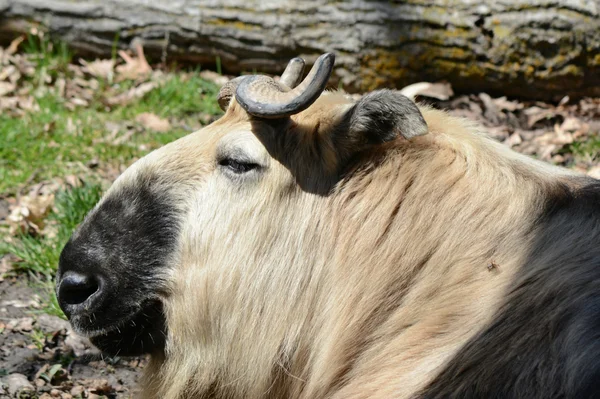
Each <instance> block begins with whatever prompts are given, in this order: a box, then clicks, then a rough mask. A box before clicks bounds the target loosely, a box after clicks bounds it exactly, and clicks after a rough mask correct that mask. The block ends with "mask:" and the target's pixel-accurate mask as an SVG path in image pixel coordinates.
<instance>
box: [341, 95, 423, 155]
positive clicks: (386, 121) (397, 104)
mask: <svg viewBox="0 0 600 399" xmlns="http://www.w3.org/2000/svg"><path fill="white" fill-rule="evenodd" d="M347 117H348V118H349V120H348V128H349V129H348V136H349V137H348V138H349V139H350V140H351V141H352V142H354V144H355V145H356V144H359V145H360V144H361V143H363V144H366V145H368V144H382V143H385V142H388V141H392V140H395V139H396V138H398V137H399V136H402V137H404V138H406V139H411V138H413V137H415V136H421V135H424V134H427V132H428V131H429V129H428V127H427V123H426V122H425V119H423V115H422V114H421V111H419V108H418V107H417V105H416V104H415V103H414V102H413V101H412V100H410V99H409V98H408V97H406V96H404V95H402V94H400V92H398V91H392V90H379V91H375V92H372V93H369V94H367V95H365V96H364V97H362V98H361V99H360V100H359V101H358V102H357V103H356V105H354V107H353V108H352V109H350V111H349V113H348V114H347Z"/></svg>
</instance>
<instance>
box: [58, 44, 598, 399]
mask: <svg viewBox="0 0 600 399" xmlns="http://www.w3.org/2000/svg"><path fill="white" fill-rule="evenodd" d="M332 66H333V57H332V56H331V55H325V56H322V57H320V58H319V59H318V60H317V62H316V63H315V66H314V67H313V69H312V70H311V72H310V73H309V74H308V76H307V77H306V78H305V80H303V81H302V82H301V83H299V84H298V82H299V80H300V76H301V74H302V69H303V63H302V62H301V61H299V60H293V61H292V62H291V63H290V64H289V66H288V68H287V69H286V71H285V72H284V74H283V75H282V77H281V79H280V80H279V81H278V82H276V81H274V80H272V79H269V78H266V77H262V76H250V77H241V78H237V79H234V80H232V81H231V82H230V83H229V84H228V85H226V86H224V87H223V88H222V89H221V92H220V94H219V99H218V101H219V104H220V105H221V107H222V108H223V109H224V110H225V114H224V116H223V117H222V118H220V119H219V120H218V121H216V122H214V123H213V124H211V125H210V126H208V127H206V128H204V129H202V130H200V131H198V132H196V133H193V134H190V135H188V136H186V137H184V138H182V139H180V140H178V141H175V142H173V143H171V144H169V145H167V146H165V147H163V148H161V149H159V150H157V151H155V152H153V153H151V154H149V155H148V156H146V157H144V158H143V159H141V160H139V161H138V162H136V163H135V164H134V165H132V166H131V167H130V168H129V169H128V170H127V171H126V172H125V173H124V174H123V175H122V176H121V177H119V179H118V180H117V181H116V182H115V183H114V185H113V186H112V187H111V188H110V190H109V191H108V192H107V193H106V195H105V196H104V198H103V199H102V200H101V201H100V203H99V204H98V205H97V206H96V208H95V209H94V210H93V211H92V212H90V214H89V215H88V216H87V217H86V219H85V220H84V222H83V223H82V224H81V226H80V227H79V228H78V229H77V231H76V232H75V233H74V234H73V236H72V238H71V239H70V241H69V242H68V243H67V245H66V246H65V248H64V250H63V253H62V254H61V259H60V266H59V272H58V276H57V295H58V298H59V302H60V305H61V307H62V309H63V310H64V312H65V314H66V315H67V316H68V317H69V320H70V321H71V323H72V325H73V327H74V329H75V330H76V331H77V332H79V333H81V334H83V335H86V336H88V337H90V338H91V340H92V342H93V343H94V344H95V345H97V346H98V347H99V348H100V349H101V350H103V351H104V352H106V353H109V354H121V355H123V354H140V353H150V354H151V355H152V356H151V359H152V361H151V364H150V366H149V367H148V368H147V370H146V372H145V382H144V384H143V385H144V392H143V394H142V397H143V398H167V399H181V398H205V397H206V398H209V397H210V398H219V397H223V398H225V397H226V398H258V397H267V398H307V399H308V398H340V399H341V398H390V397H394V398H412V397H423V398H430V397H431V398H433V397H539V398H547V397H593V396H594V395H596V394H600V392H598V390H599V389H600V388H599V387H598V384H597V383H596V382H597V381H598V378H600V364H599V363H598V359H600V344H599V342H600V341H599V340H598V331H599V328H600V326H599V324H598V320H600V295H599V294H598V292H599V291H598V287H599V284H600V246H599V245H598V243H599V242H600V184H598V182H597V181H594V180H592V179H586V178H583V177H581V176H578V175H574V174H573V173H571V172H569V171H566V170H563V169H558V168H554V167H551V166H548V165H545V164H543V163H540V162H537V161H533V160H531V159H529V158H526V157H523V156H521V155H519V154H516V153H514V152H512V151H510V150H508V149H507V148H505V147H503V146H502V145H500V144H497V143H495V142H493V141H492V140H490V139H488V138H486V137H485V136H484V135H482V134H480V133H479V132H478V131H477V128H476V127H474V126H470V125H468V124H467V123H466V122H464V121H462V120H459V119H456V118H452V117H450V116H448V115H446V114H444V113H442V112H438V111H435V110H432V109H428V108H426V107H417V106H416V105H415V104H414V103H413V102H412V101H411V100H409V99H407V98H406V97H404V96H402V95H400V94H399V93H397V92H393V91H388V90H383V91H376V92H373V93H370V94H368V95H365V96H364V97H362V98H361V99H360V100H359V101H358V102H354V101H351V100H350V99H348V98H347V97H346V96H344V95H342V94H339V93H327V92H325V93H323V89H324V87H325V84H326V82H327V79H328V77H329V74H330V73H331V69H332Z"/></svg>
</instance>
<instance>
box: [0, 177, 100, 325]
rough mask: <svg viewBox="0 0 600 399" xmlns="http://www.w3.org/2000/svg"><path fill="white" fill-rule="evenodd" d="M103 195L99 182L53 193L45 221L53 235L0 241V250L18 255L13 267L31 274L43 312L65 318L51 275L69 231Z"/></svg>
mask: <svg viewBox="0 0 600 399" xmlns="http://www.w3.org/2000/svg"><path fill="white" fill-rule="evenodd" d="M101 196H102V188H101V186H100V185H98V184H93V185H89V184H84V185H82V186H81V187H75V188H73V189H71V190H65V191H60V192H58V193H57V195H56V200H55V204H54V209H53V211H52V212H51V213H50V215H49V216H48V218H47V223H48V224H50V225H53V226H54V227H55V231H54V234H47V235H40V236H31V235H27V234H25V233H23V234H21V235H19V236H17V237H16V239H15V240H14V241H12V242H9V243H0V253H10V254H13V255H14V256H16V257H17V261H16V262H15V263H14V265H13V267H14V270H15V271H17V272H27V273H30V274H31V275H32V277H33V281H34V282H35V284H34V285H35V286H36V287H37V288H38V290H39V291H40V293H41V294H42V296H43V297H44V298H45V299H46V301H44V303H43V308H42V310H43V311H44V312H45V313H48V314H51V315H56V316H60V317H64V316H63V314H62V311H61V310H60V307H59V306H58V301H57V299H56V296H55V294H54V282H53V279H54V274H55V273H56V269H57V266H58V260H59V257H60V252H61V251H62V248H63V247H64V245H65V244H66V242H67V241H68V239H69V237H70V236H71V233H72V232H73V230H74V229H75V227H77V225H79V223H81V222H82V221H83V219H84V217H85V215H87V213H88V212H89V211H90V210H91V209H92V208H93V207H94V205H95V204H96V203H97V202H98V201H99V200H100V197H101Z"/></svg>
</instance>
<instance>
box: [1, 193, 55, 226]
mask: <svg viewBox="0 0 600 399" xmlns="http://www.w3.org/2000/svg"><path fill="white" fill-rule="evenodd" d="M53 203H54V194H46V195H33V196H24V197H22V198H21V200H20V202H19V203H18V204H17V205H16V206H15V207H14V208H13V209H12V211H11V213H10V215H9V216H8V218H6V222H7V224H8V225H9V232H10V234H11V235H15V234H17V233H18V232H22V233H29V234H39V233H40V232H41V230H42V229H43V228H44V219H45V218H46V216H47V215H48V213H50V210H51V209H52V204H53Z"/></svg>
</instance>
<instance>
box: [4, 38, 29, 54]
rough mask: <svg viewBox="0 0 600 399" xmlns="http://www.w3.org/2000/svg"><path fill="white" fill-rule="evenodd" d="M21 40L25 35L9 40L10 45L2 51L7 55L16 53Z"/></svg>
mask: <svg viewBox="0 0 600 399" xmlns="http://www.w3.org/2000/svg"><path fill="white" fill-rule="evenodd" d="M23 40H25V35H21V36H19V37H17V38H16V39H14V40H13V41H12V42H10V45H9V46H8V47H7V48H6V50H5V51H4V52H5V53H6V54H8V55H12V54H14V53H16V52H17V49H18V48H19V44H21V43H22V42H23Z"/></svg>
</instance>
